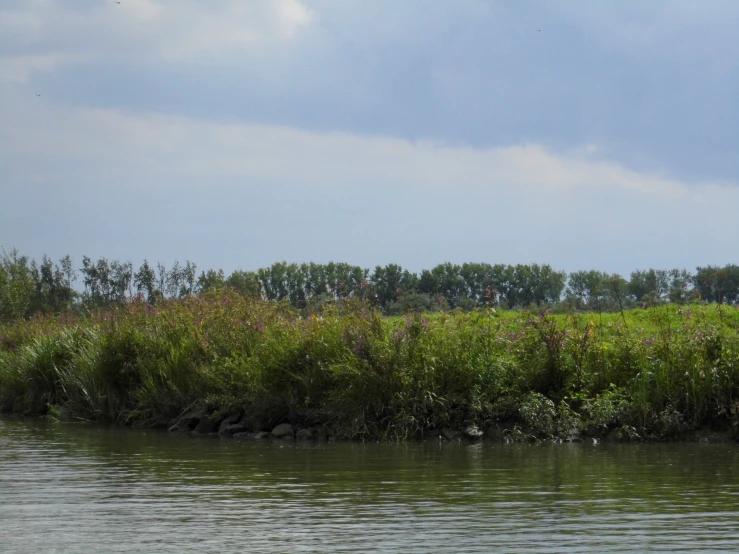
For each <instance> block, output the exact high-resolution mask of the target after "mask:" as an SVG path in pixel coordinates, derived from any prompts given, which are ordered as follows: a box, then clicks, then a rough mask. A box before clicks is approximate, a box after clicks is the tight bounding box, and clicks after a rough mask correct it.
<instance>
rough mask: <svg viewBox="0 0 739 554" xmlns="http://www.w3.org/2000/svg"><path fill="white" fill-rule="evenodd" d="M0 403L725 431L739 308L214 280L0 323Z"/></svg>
mask: <svg viewBox="0 0 739 554" xmlns="http://www.w3.org/2000/svg"><path fill="white" fill-rule="evenodd" d="M0 410H2V411H3V412H5V413H13V414H23V415H35V416H46V417H55V418H58V419H65V420H77V421H80V420H84V421H97V422H111V423H117V424H119V425H132V426H162V427H164V426H171V425H172V424H173V423H174V422H176V421H177V419H178V418H179V417H180V416H182V414H184V413H187V412H188V411H190V412H191V411H193V410H200V411H201V412H202V413H208V414H218V413H220V414H224V413H227V412H228V413H239V414H240V418H241V419H242V421H244V422H250V424H249V425H250V426H251V427H252V429H250V430H254V431H256V430H261V429H267V430H268V429H269V428H270V427H271V426H274V425H277V424H279V423H285V422H287V423H291V424H292V425H293V426H294V427H297V428H313V429H318V428H322V429H330V432H331V434H332V435H333V436H335V437H337V438H344V439H354V440H404V439H422V438H429V437H436V436H438V435H439V433H440V430H442V429H463V428H464V427H466V426H469V425H476V426H477V427H478V428H480V429H483V430H485V431H486V435H485V436H486V437H492V436H497V437H498V438H503V439H505V440H511V441H518V440H551V439H555V440H558V439H562V440H580V439H583V438H585V439H587V440H590V439H591V438H596V439H598V440H607V439H616V440H672V439H679V438H682V437H687V436H690V435H691V433H695V432H696V431H700V430H712V431H721V432H723V433H725V434H727V436H728V435H731V436H734V437H737V436H739V309H737V308H736V307H731V306H725V305H723V306H722V305H715V304H714V305H705V304H697V303H696V304H689V305H680V306H678V305H674V304H664V305H661V306H656V307H651V308H647V309H634V310H629V311H624V312H616V313H602V314H597V313H595V314H587V313H585V314H582V313H573V314H556V315H552V314H549V313H546V312H545V313H536V312H535V311H531V312H529V311H501V310H497V311H496V310H494V309H491V308H479V309H476V310H473V311H470V312H463V311H461V310H456V311H445V312H437V313H433V314H423V313H414V314H411V315H406V316H396V317H387V316H384V315H382V313H381V312H379V311H378V310H376V309H373V308H372V306H370V305H369V304H367V303H364V302H362V301H359V300H355V299H351V298H350V299H347V300H344V301H341V302H336V303H334V304H333V305H331V306H328V307H324V308H322V309H321V310H317V311H311V310H297V309H295V308H293V307H291V306H290V305H289V304H286V303H280V302H274V301H264V300H254V299H248V298H245V297H244V296H243V295H241V294H238V293H237V292H235V291H233V290H229V289H222V290H218V291H215V292H212V293H205V294H201V295H200V296H198V297H189V298H184V299H172V300H166V301H163V302H160V303H159V304H157V305H155V306H152V305H150V304H148V303H146V302H143V301H133V302H131V303H129V304H127V305H125V306H120V307H117V308H114V309H111V310H105V311H100V312H98V313H91V314H89V315H87V316H84V317H82V316H77V315H74V316H72V315H67V316H64V315H58V316H45V317H35V318H32V319H30V320H19V321H16V322H13V323H8V324H4V325H2V326H0Z"/></svg>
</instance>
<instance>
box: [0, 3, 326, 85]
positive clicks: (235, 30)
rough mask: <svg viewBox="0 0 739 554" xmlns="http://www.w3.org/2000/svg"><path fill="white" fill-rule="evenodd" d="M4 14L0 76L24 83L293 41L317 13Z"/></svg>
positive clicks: (152, 7)
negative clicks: (69, 69)
mask: <svg viewBox="0 0 739 554" xmlns="http://www.w3.org/2000/svg"><path fill="white" fill-rule="evenodd" d="M18 6H19V7H16V8H12V7H5V8H2V9H0V37H2V38H0V47H2V48H3V50H4V51H5V52H6V54H5V56H4V57H3V60H2V64H1V65H0V77H1V78H4V79H5V80H10V81H17V82H18V81H20V82H23V81H26V80H27V79H28V76H29V74H31V73H32V72H35V71H49V70H51V69H53V68H55V67H56V66H58V65H59V64H60V63H66V62H70V61H76V60H77V61H78V60H90V59H96V58H97V59H99V58H106V59H111V60H116V59H129V58H137V59H142V58H144V59H146V58H151V57H159V58H163V59H166V60H170V61H171V60H179V59H184V58H189V57H192V56H195V55H199V54H214V53H228V52H230V51H232V50H239V49H243V48H256V47H260V46H264V45H270V44H279V43H282V42H285V41H291V40H293V39H294V38H295V37H296V36H297V34H298V33H299V32H300V30H301V29H303V28H305V27H307V26H309V25H310V24H311V23H312V22H313V21H314V20H315V15H314V13H313V12H312V11H310V10H309V9H308V8H307V7H306V6H305V5H304V4H303V3H302V2H301V0H224V1H221V2H217V3H204V2H200V1H197V0H176V1H175V0H121V2H120V3H116V2H100V3H99V4H98V5H97V6H95V7H93V8H92V9H80V8H79V6H74V5H72V6H71V7H67V6H66V5H64V3H60V2H48V1H41V0H37V1H30V2H27V3H22V4H19V5H18Z"/></svg>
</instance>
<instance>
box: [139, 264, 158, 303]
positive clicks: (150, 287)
mask: <svg viewBox="0 0 739 554" xmlns="http://www.w3.org/2000/svg"><path fill="white" fill-rule="evenodd" d="M133 284H134V286H135V287H136V292H138V294H142V293H146V301H147V302H148V303H149V304H154V303H155V302H156V300H157V297H158V295H157V275H156V272H155V271H154V268H153V267H151V266H150V265H149V262H148V261H146V260H144V263H143V264H141V267H140V268H139V270H138V271H137V272H136V273H135V274H134V276H133Z"/></svg>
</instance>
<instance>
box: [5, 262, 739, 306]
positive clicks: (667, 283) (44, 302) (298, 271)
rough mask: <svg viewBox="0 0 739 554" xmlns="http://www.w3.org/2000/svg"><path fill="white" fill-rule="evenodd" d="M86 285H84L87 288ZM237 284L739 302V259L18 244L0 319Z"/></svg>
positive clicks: (390, 293) (580, 301)
mask: <svg viewBox="0 0 739 554" xmlns="http://www.w3.org/2000/svg"><path fill="white" fill-rule="evenodd" d="M77 287H79V289H80V290H78V288H77ZM223 288H231V289H234V290H236V291H238V292H240V293H241V294H242V295H244V296H246V297H248V298H254V299H259V298H261V299H264V300H275V301H282V302H288V303H290V304H291V305H292V306H293V307H295V308H299V309H303V310H311V309H320V308H321V307H322V306H326V305H330V304H331V303H332V302H335V301H337V300H339V299H342V298H347V297H351V298H358V299H362V300H366V301H368V302H370V303H371V304H372V305H373V306H374V307H376V308H379V309H380V310H382V312H383V313H385V314H386V315H388V314H389V315H393V314H402V313H409V312H416V311H423V312H435V311H442V310H448V309H454V308H460V309H462V310H464V311H470V310H473V309H475V308H480V307H496V308H505V309H509V310H512V309H521V308H525V309H532V308H533V309H536V310H539V311H543V310H544V309H547V308H551V309H552V310H553V312H555V313H557V312H560V313H574V312H591V311H595V312H608V311H620V310H624V309H629V308H633V307H637V306H642V307H643V306H656V305H660V304H663V303H667V302H670V303H675V304H685V303H688V302H695V301H703V302H709V303H719V304H722V303H727V304H733V303H736V302H738V301H739V266H737V265H733V264H729V265H726V266H725V267H716V266H708V267H698V268H697V269H696V271H695V273H690V272H688V271H686V270H681V269H673V270H669V271H668V270H654V269H649V270H640V271H634V272H632V273H631V275H630V278H629V279H628V280H627V279H625V278H623V277H622V276H620V275H617V274H608V273H604V272H601V271H594V270H593V271H577V272H573V273H570V274H569V275H567V274H566V273H565V272H562V271H556V270H554V269H552V268H551V267H550V266H548V265H538V264H531V265H522V264H519V265H515V266H513V265H503V264H495V265H492V264H487V263H465V264H462V265H456V264H451V263H443V264H440V265H438V266H436V267H434V268H433V269H430V270H423V271H421V272H420V273H413V272H410V271H408V270H405V269H403V268H402V267H401V266H399V265H396V264H389V265H387V266H384V267H382V266H377V267H375V269H374V270H372V271H370V270H369V269H365V268H361V267H358V266H352V265H349V264H345V263H333V262H332V263H328V264H315V263H309V264H301V265H298V264H287V263H284V262H282V263H276V264H273V265H272V266H270V267H268V268H263V269H259V270H257V271H241V270H239V271H234V272H233V273H232V274H231V275H229V276H228V277H226V275H225V273H224V272H223V271H222V270H212V269H211V270H208V271H201V272H200V275H198V274H197V268H196V266H195V264H193V263H192V262H189V261H188V262H186V263H185V264H184V265H181V264H179V263H177V262H175V263H174V264H173V265H172V267H170V268H167V267H165V266H164V265H162V264H160V263H158V264H156V265H150V264H149V263H148V262H147V261H144V262H143V264H142V265H141V267H139V269H138V270H136V269H135V268H134V266H133V264H132V263H130V262H119V261H108V260H107V259H105V258H101V259H99V260H97V261H94V260H91V259H90V258H88V257H84V258H83V260H82V267H80V268H75V267H74V265H73V262H72V260H71V259H70V257H69V256H66V257H64V258H62V259H61V260H59V262H54V261H52V260H51V259H49V258H48V257H46V256H45V257H44V258H43V259H42V260H41V262H40V263H38V262H36V261H35V260H29V259H28V258H27V257H25V256H22V255H20V254H19V253H18V252H17V251H16V250H12V251H11V252H10V253H5V252H3V254H2V256H0V320H4V321H13V320H16V319H21V318H29V317H31V316H32V315H34V314H39V313H40V314H62V313H78V314H84V313H88V312H90V311H96V310H99V309H107V308H111V307H115V306H119V307H120V306H123V305H125V304H126V303H128V302H131V301H132V299H134V298H138V299H140V300H143V301H145V302H147V303H149V304H151V305H156V304H157V303H159V302H161V301H163V300H166V299H171V298H187V297H191V296H193V295H198V294H202V293H207V292H209V291H214V290H219V289H223Z"/></svg>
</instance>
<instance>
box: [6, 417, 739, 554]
mask: <svg viewBox="0 0 739 554" xmlns="http://www.w3.org/2000/svg"><path fill="white" fill-rule="evenodd" d="M0 550H2V551H3V552H85V553H88V552H135V551H144V552H163V551H169V552H184V551H197V552H226V551H234V552H246V551H248V552H350V551H351V552H454V553H460V552H491V551H503V552H505V551H516V552H521V551H528V552H578V551H581V552H586V551H587V552H595V551H601V552H602V551H637V552H643V551H669V552H675V551H681V550H682V551H690V552H694V551H697V550H712V551H728V552H732V551H739V447H738V446H736V445H727V444H700V445H699V444H675V445H597V446H593V445H590V444H587V445H586V444H575V445H556V446H555V445H553V446H504V445H500V444H485V443H483V444H476V445H466V444H456V443H453V444H447V443H437V442H430V443H423V444H382V445H380V444H316V445H313V444H311V445H303V444H293V443H281V442H277V443H249V442H237V441H233V440H219V439H204V438H194V439H193V438H187V437H173V436H169V435H167V434H162V433H158V432H156V433H155V432H148V433H147V432H143V431H132V430H125V429H114V428H113V429H112V428H95V427H89V426H86V425H77V424H55V423H44V422H35V421H19V420H9V419H3V420H0Z"/></svg>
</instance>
